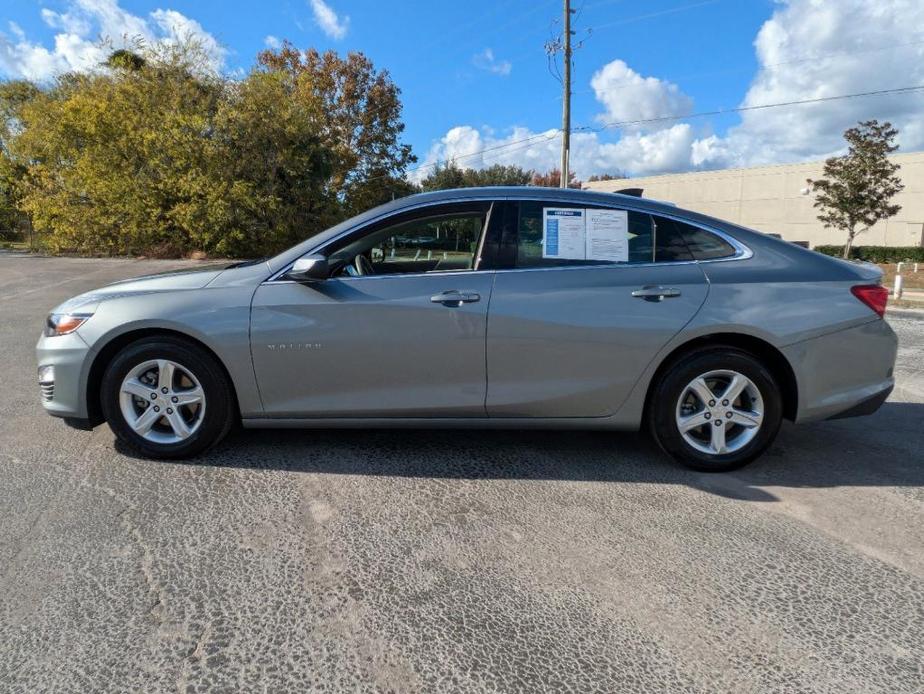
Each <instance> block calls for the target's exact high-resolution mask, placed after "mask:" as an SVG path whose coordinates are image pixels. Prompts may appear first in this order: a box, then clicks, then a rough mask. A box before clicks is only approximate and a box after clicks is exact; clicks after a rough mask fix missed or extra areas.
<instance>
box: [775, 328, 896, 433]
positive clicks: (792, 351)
mask: <svg viewBox="0 0 924 694" xmlns="http://www.w3.org/2000/svg"><path fill="white" fill-rule="evenodd" d="M897 353H898V337H897V336H896V335H895V332H894V331H893V330H892V328H891V327H890V326H889V324H888V323H887V322H886V321H884V320H880V319H877V320H873V321H870V322H868V323H863V324H862V325H858V326H855V327H853V328H848V329H846V330H840V331H838V332H836V333H832V334H830V335H823V336H821V337H817V338H814V339H812V340H805V341H804V342H799V343H796V344H794V345H790V346H789V347H786V348H784V349H783V354H784V355H785V356H786V358H787V359H788V360H789V363H790V365H792V367H793V371H794V372H795V375H796V382H797V384H798V388H799V411H798V413H797V416H796V421H797V422H815V421H819V420H822V419H834V418H838V417H856V416H860V415H865V414H871V413H872V412H875V411H876V410H877V409H878V408H879V406H880V405H882V403H883V402H885V400H886V398H888V397H889V393H891V392H892V388H893V387H894V386H895V378H894V368H895V357H896V355H897Z"/></svg>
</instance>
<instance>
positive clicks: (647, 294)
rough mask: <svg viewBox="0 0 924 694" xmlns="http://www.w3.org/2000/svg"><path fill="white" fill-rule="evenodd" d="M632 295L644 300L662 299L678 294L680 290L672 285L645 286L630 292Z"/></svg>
mask: <svg viewBox="0 0 924 694" xmlns="http://www.w3.org/2000/svg"><path fill="white" fill-rule="evenodd" d="M632 296H634V297H635V298H636V299H644V300H645V301H663V300H664V299H671V298H673V297H675V296H680V290H679V289H675V288H674V287H660V286H659V287H655V286H645V287H642V288H641V289H636V290H635V291H634V292H632Z"/></svg>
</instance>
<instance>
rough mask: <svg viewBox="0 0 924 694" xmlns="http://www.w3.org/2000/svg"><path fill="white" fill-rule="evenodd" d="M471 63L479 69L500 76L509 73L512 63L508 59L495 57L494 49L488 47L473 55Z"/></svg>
mask: <svg viewBox="0 0 924 694" xmlns="http://www.w3.org/2000/svg"><path fill="white" fill-rule="evenodd" d="M472 65H474V66H475V67H477V68H478V69H479V70H485V71H487V72H491V73H494V74H495V75H501V76H502V77H506V76H507V75H509V74H510V71H511V70H512V69H513V65H512V64H511V62H510V61H509V60H498V59H497V58H495V57H494V51H493V50H492V49H490V48H485V49H484V50H483V51H481V52H480V53H476V54H475V55H473V56H472Z"/></svg>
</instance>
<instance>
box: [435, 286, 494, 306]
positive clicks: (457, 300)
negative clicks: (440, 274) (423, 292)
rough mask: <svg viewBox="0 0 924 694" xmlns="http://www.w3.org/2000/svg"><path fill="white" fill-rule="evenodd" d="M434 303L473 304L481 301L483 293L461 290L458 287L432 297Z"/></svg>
mask: <svg viewBox="0 0 924 694" xmlns="http://www.w3.org/2000/svg"><path fill="white" fill-rule="evenodd" d="M430 301H431V302H432V303H434V304H443V306H461V305H462V304H473V303H475V302H476V301H481V294H479V293H478V292H460V291H458V290H456V289H450V290H449V291H445V292H440V293H439V294H434V295H433V296H431V297H430Z"/></svg>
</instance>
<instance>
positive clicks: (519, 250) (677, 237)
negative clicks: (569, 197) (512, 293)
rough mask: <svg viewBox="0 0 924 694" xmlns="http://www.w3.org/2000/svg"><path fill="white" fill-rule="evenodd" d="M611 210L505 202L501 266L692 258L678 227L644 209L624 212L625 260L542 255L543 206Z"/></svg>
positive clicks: (537, 202) (552, 203)
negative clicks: (625, 225)
mask: <svg viewBox="0 0 924 694" xmlns="http://www.w3.org/2000/svg"><path fill="white" fill-rule="evenodd" d="M544 208H558V209H562V210H572V209H573V210H588V209H590V210H593V209H612V208H602V207H593V206H581V205H567V204H562V203H558V202H545V201H519V202H509V203H508V204H507V205H506V206H505V209H504V214H503V221H502V222H501V224H502V227H503V228H502V229H501V230H500V233H499V234H498V238H499V239H500V244H501V248H500V251H499V259H500V260H501V264H502V265H512V266H514V267H517V268H543V267H569V266H594V265H614V264H616V265H632V264H640V263H663V262H680V261H689V260H693V255H692V254H691V252H690V250H689V249H688V248H687V245H686V242H685V240H684V236H683V233H682V230H681V228H680V226H678V224H676V223H674V222H673V221H672V220H669V219H667V218H662V217H656V216H653V215H650V214H647V213H645V212H637V211H634V210H628V211H627V237H628V259H627V260H626V261H625V262H621V261H610V260H593V259H586V258H585V259H559V258H546V257H543V250H544V248H543V209H544Z"/></svg>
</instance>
